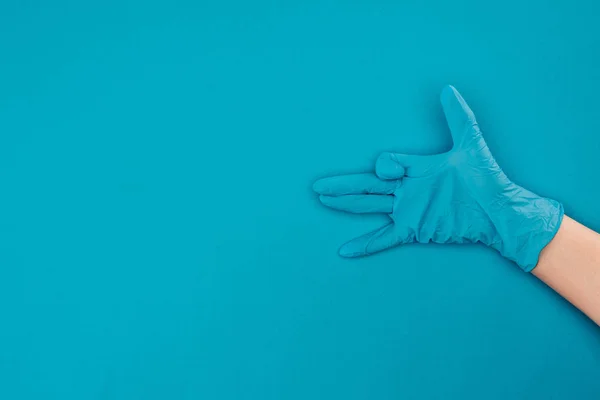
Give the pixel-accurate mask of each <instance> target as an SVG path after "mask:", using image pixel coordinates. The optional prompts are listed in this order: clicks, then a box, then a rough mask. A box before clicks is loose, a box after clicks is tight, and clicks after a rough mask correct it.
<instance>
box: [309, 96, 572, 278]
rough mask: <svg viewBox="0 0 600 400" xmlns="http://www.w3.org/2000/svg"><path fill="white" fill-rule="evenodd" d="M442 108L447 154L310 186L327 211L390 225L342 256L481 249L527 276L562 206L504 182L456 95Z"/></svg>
mask: <svg viewBox="0 0 600 400" xmlns="http://www.w3.org/2000/svg"><path fill="white" fill-rule="evenodd" d="M441 102H442V107H443V110H444V114H445V115H446V120H447V122H448V125H449V127H450V132H451V134H452V138H453V141H454V146H453V147H452V149H451V150H450V151H448V152H446V153H442V154H435V155H430V156H420V155H407V154H397V153H383V154H381V156H380V157H379V158H378V159H377V163H376V168H375V170H376V173H375V174H352V175H342V176H335V177H330V178H324V179H320V180H318V181H317V182H315V184H314V186H313V187H314V190H315V191H316V192H317V193H318V194H320V195H321V196H320V200H321V202H322V203H323V204H324V205H326V206H328V207H331V208H335V209H338V210H343V211H347V212H351V213H386V214H389V216H390V218H391V220H392V221H391V222H390V223H389V224H387V225H385V226H383V227H381V228H379V229H377V230H375V231H373V232H370V233H367V234H365V235H363V236H360V237H358V238H356V239H354V240H351V241H350V242H348V243H346V244H345V245H343V246H342V247H341V248H340V255H342V256H344V257H358V256H365V255H369V254H372V253H375V252H378V251H382V250H385V249H388V248H391V247H394V246H398V245H400V244H406V243H413V242H419V243H428V242H435V243H474V242H481V243H483V244H485V245H487V246H490V247H492V248H494V249H496V250H498V251H499V252H500V253H501V254H502V255H503V256H505V257H506V258H508V259H510V260H513V261H515V262H516V263H517V265H519V267H520V268H521V269H523V270H524V271H527V272H529V271H531V270H532V269H533V268H535V266H536V264H537V261H538V257H539V254H540V252H541V251H542V249H543V248H544V247H545V246H546V245H547V244H548V243H549V242H550V241H551V240H552V238H553V237H554V235H555V234H556V232H557V230H558V228H559V226H560V223H561V221H562V218H563V207H562V205H561V204H560V203H558V202H556V201H554V200H551V199H547V198H544V197H540V196H538V195H536V194H534V193H532V192H530V191H528V190H526V189H524V188H522V187H520V186H518V185H516V184H514V183H513V182H511V181H510V180H509V179H508V177H507V176H506V175H505V174H504V172H503V171H502V170H501V169H500V167H499V166H498V164H497V163H496V160H494V157H493V156H492V153H491V152H490V150H489V148H488V146H487V145H486V143H485V140H484V139H483V135H482V133H481V130H480V129H479V126H478V124H477V121H476V120H475V116H474V114H473V112H472V111H471V109H470V108H469V106H468V105H467V103H466V102H465V100H464V99H463V98H462V96H461V95H460V94H459V93H458V91H457V90H456V89H455V88H454V87H452V86H446V87H445V88H444V90H443V91H442V94H441Z"/></svg>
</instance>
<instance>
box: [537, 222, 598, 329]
mask: <svg viewBox="0 0 600 400" xmlns="http://www.w3.org/2000/svg"><path fill="white" fill-rule="evenodd" d="M532 273H533V275H535V276H536V277H538V278H539V279H540V280H542V281H543V282H544V283H546V284H547V285H548V286H550V287H551V288H552V289H554V290H555V291H556V292H557V293H558V294H560V295H561V296H562V297H564V298H565V299H567V300H568V301H569V302H570V303H571V304H573V305H574V306H575V307H577V308H578V309H579V310H581V311H582V312H583V313H584V314H586V315H587V316H588V317H589V318H590V319H592V320H593V321H594V322H596V324H598V325H600V235H599V234H598V233H596V232H594V231H592V230H591V229H588V228H586V227H585V226H583V225H581V224H580V223H578V222H577V221H574V220H573V219H571V218H569V217H567V216H566V215H565V216H564V218H563V222H562V224H561V226H560V228H559V230H558V232H557V233H556V236H555V237H554V239H552V241H550V243H549V244H548V245H547V246H546V247H545V248H544V249H543V250H542V252H541V253H540V258H539V262H538V264H537V266H536V267H535V268H534V269H533V271H532Z"/></svg>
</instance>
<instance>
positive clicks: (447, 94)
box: [440, 85, 458, 103]
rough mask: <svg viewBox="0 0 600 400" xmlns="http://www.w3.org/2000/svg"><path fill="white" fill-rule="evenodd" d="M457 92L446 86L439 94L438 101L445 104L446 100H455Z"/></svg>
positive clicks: (450, 86)
mask: <svg viewBox="0 0 600 400" xmlns="http://www.w3.org/2000/svg"><path fill="white" fill-rule="evenodd" d="M457 93H458V92H457V90H456V88H455V87H454V86H452V85H446V86H444V87H443V88H442V92H441V93H440V101H441V102H442V103H446V102H447V101H448V100H452V99H453V98H456V94H457Z"/></svg>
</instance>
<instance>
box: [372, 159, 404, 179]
mask: <svg viewBox="0 0 600 400" xmlns="http://www.w3.org/2000/svg"><path fill="white" fill-rule="evenodd" d="M375 172H376V173H377V176H378V177H379V178H381V179H399V178H402V177H403V176H404V173H405V169H404V167H403V166H402V165H400V163H398V160H397V159H396V158H395V157H394V155H393V154H391V153H383V154H381V155H380V156H379V157H378V158H377V161H376V163H375Z"/></svg>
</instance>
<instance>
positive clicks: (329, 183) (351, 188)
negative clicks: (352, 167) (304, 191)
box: [313, 174, 399, 196]
mask: <svg viewBox="0 0 600 400" xmlns="http://www.w3.org/2000/svg"><path fill="white" fill-rule="evenodd" d="M398 186H399V182H396V181H383V180H381V179H379V178H377V176H375V174H351V175H339V176H332V177H329V178H323V179H319V180H318V181H316V182H315V183H314V184H313V190H314V191H315V192H317V193H318V194H321V195H327V196H343V195H347V194H392V193H394V191H395V190H396V189H397V188H398Z"/></svg>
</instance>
